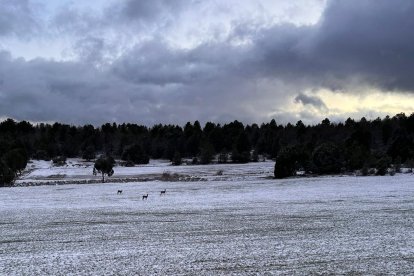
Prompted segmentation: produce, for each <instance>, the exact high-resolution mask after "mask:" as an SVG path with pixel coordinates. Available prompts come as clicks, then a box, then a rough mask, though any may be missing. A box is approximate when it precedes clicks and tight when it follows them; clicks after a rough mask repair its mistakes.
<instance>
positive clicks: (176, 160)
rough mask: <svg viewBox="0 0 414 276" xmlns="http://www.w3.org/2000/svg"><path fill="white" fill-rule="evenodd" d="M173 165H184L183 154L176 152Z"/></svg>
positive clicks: (172, 161)
mask: <svg viewBox="0 0 414 276" xmlns="http://www.w3.org/2000/svg"><path fill="white" fill-rule="evenodd" d="M171 163H172V164H173V165H174V166H179V165H181V164H182V163H183V161H182V159H181V154H180V153H179V152H178V151H176V152H175V153H174V157H173V159H172V160H171Z"/></svg>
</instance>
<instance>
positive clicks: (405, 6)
mask: <svg viewBox="0 0 414 276" xmlns="http://www.w3.org/2000/svg"><path fill="white" fill-rule="evenodd" d="M412 14H414V2H411V1H404V0H396V1H387V0H379V1H372V0H358V1H348V0H347V1H344V0H336V1H329V2H328V5H327V8H326V10H325V11H324V13H323V16H322V19H321V21H320V22H319V23H318V24H317V25H315V26H310V27H305V28H302V29H300V28H295V27H292V28H290V30H289V29H286V28H285V29H282V30H280V27H275V28H273V29H271V30H268V31H266V32H267V33H268V35H266V36H264V37H263V38H262V39H260V40H258V43H257V44H256V45H257V47H258V48H257V51H258V52H260V51H262V50H264V51H263V53H265V54H264V56H263V59H262V61H263V63H264V64H266V65H267V66H264V67H263V68H269V67H270V69H271V70H272V69H273V70H274V71H271V72H274V73H276V74H277V75H279V76H281V77H283V78H287V79H289V80H292V79H305V80H309V81H311V84H312V85H315V86H316V85H321V86H327V87H329V88H332V89H341V88H342V87H343V86H346V85H349V84H350V83H352V84H353V83H354V81H355V79H356V80H357V81H359V82H365V83H368V84H370V85H373V86H378V87H380V88H384V89H395V90H412V89H413V88H414V78H412V74H411V72H412V71H413V69H414V47H413V46H412V45H413V43H414V35H413V33H412V30H413V28H414V18H413V17H412ZM286 32H287V33H286ZM281 37H282V38H283V37H285V38H283V39H281ZM286 37H287V38H286ZM260 45H265V47H261V46H260ZM259 66H260V64H259Z"/></svg>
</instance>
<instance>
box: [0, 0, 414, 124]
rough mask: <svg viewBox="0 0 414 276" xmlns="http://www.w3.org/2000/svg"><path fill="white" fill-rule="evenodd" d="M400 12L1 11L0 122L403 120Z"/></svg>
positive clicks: (142, 5) (377, 8)
mask: <svg viewBox="0 0 414 276" xmlns="http://www.w3.org/2000/svg"><path fill="white" fill-rule="evenodd" d="M413 14H414V2H413V1H406V0H393V1H389V0H226V1H222V0H151V1H149V0H148V1H147V0H89V1H84V0H60V1H50V0H0V119H5V118H13V119H15V120H27V121H31V122H55V121H57V122H62V123H69V124H75V125H81V124H94V125H100V124H103V123H106V122H116V123H123V122H131V123H139V124H145V125H149V126H151V125H153V124H157V123H163V124H167V123H169V124H179V125H183V124H185V123H186V122H188V121H195V120H199V121H200V122H202V123H205V122H207V121H212V122H216V123H226V122H230V121H233V120H239V121H241V122H244V123H262V122H269V121H270V120H271V119H275V120H276V122H277V123H283V124H285V123H287V122H291V123H295V122H297V121H298V120H302V121H303V122H304V123H307V124H315V123H318V122H320V121H321V120H323V119H324V118H329V119H330V120H331V121H342V120H346V119H347V118H348V117H351V118H354V119H360V118H361V117H366V118H368V119H374V118H376V117H384V116H386V115H390V116H393V115H395V114H397V113H401V112H404V113H406V114H411V113H412V112H413V107H414V93H413V92H414V77H413V76H412V74H413V72H414V46H413V45H414V33H413V31H412V30H414V17H413V16H412V15H413Z"/></svg>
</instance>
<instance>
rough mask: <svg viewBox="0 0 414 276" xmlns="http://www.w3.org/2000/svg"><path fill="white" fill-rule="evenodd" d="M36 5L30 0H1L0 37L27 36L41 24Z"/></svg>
mask: <svg viewBox="0 0 414 276" xmlns="http://www.w3.org/2000/svg"><path fill="white" fill-rule="evenodd" d="M34 10H35V7H34V5H33V4H31V3H30V1H29V0H0V37H1V36H5V35H16V36H20V37H27V36H28V35H29V34H31V33H33V32H34V31H35V30H36V29H37V28H38V27H39V26H38V22H37V20H36V18H35V11H34Z"/></svg>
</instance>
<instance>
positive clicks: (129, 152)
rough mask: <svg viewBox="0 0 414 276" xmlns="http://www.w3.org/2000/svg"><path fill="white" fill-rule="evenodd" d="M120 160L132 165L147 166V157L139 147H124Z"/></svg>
mask: <svg viewBox="0 0 414 276" xmlns="http://www.w3.org/2000/svg"><path fill="white" fill-rule="evenodd" d="M121 159H122V160H124V161H131V162H134V164H148V163H149V156H148V155H147V154H146V153H145V151H144V150H143V149H142V147H141V145H139V144H134V145H132V146H129V147H126V148H125V150H124V152H123V153H122V156H121Z"/></svg>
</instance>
